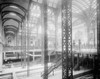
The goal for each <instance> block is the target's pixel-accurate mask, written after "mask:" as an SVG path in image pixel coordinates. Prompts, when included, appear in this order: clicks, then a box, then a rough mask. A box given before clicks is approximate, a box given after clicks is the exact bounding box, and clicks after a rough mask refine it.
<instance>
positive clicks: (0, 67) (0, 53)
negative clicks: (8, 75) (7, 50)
mask: <svg viewBox="0 0 100 79" xmlns="http://www.w3.org/2000/svg"><path fill="white" fill-rule="evenodd" d="M2 50H3V45H2V43H0V72H1V71H2V64H3V59H2V58H3V57H2V55H3V54H2V53H3V52H2Z"/></svg>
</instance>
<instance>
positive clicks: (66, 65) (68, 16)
mask: <svg viewBox="0 0 100 79" xmlns="http://www.w3.org/2000/svg"><path fill="white" fill-rule="evenodd" d="M62 79H73V63H72V0H62Z"/></svg>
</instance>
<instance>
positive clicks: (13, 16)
mask: <svg viewBox="0 0 100 79" xmlns="http://www.w3.org/2000/svg"><path fill="white" fill-rule="evenodd" d="M0 6H1V7H0V9H1V18H2V26H5V23H6V27H7V28H5V27H4V32H5V34H6V35H5V36H7V35H9V34H10V32H11V31H12V32H15V33H16V32H17V31H16V30H18V28H19V23H21V22H22V20H23V19H24V18H25V15H26V12H27V10H26V9H25V8H24V7H22V6H20V5H18V4H16V3H12V2H8V3H7V2H3V3H1V4H0ZM11 20H12V22H15V25H14V23H10V24H9V22H10V21H11ZM7 23H8V25H7ZM16 23H18V24H17V25H16ZM12 24H13V25H12ZM8 26H13V27H17V29H16V30H15V29H13V28H10V27H8ZM5 29H6V30H5ZM9 29H12V30H10V31H9ZM7 30H8V31H9V32H8V31H7ZM12 32H11V35H12ZM7 33H9V34H7ZM13 35H14V34H13Z"/></svg>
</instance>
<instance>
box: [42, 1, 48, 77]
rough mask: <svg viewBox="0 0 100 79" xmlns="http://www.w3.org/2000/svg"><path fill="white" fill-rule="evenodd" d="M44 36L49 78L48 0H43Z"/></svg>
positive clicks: (46, 68)
mask: <svg viewBox="0 0 100 79" xmlns="http://www.w3.org/2000/svg"><path fill="white" fill-rule="evenodd" d="M42 9H43V37H44V76H43V79H48V36H47V35H48V34H47V27H48V24H47V17H48V16H47V0H43V7H42Z"/></svg>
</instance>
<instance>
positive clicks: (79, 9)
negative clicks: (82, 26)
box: [72, 0, 97, 24]
mask: <svg viewBox="0 0 100 79" xmlns="http://www.w3.org/2000/svg"><path fill="white" fill-rule="evenodd" d="M96 4H97V2H96V0H73V2H72V12H73V17H75V18H78V19H80V20H81V21H83V22H85V23H86V24H87V23H90V24H91V22H88V21H92V20H96V6H97V5H96Z"/></svg>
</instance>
